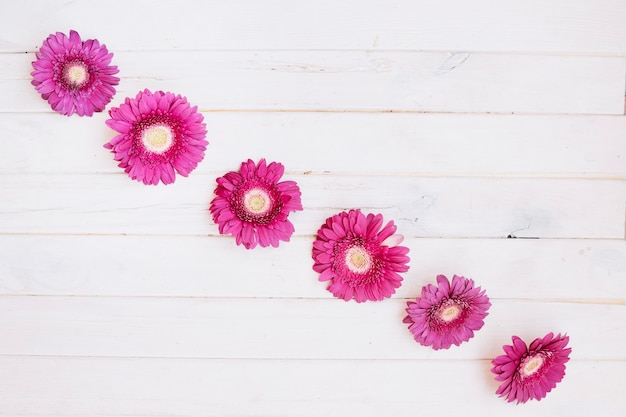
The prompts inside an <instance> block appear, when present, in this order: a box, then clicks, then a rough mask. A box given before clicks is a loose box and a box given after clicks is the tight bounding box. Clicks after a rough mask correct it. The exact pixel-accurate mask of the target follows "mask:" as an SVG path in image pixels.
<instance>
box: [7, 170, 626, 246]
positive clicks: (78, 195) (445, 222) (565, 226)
mask: <svg viewBox="0 0 626 417" xmlns="http://www.w3.org/2000/svg"><path fill="white" fill-rule="evenodd" d="M288 169H289V167H288ZM285 179H290V180H295V181H297V182H298V184H299V186H300V188H301V190H302V192H303V196H302V202H303V205H304V211H303V212H297V213H292V214H291V216H290V220H291V221H292V222H293V223H294V225H295V227H296V231H297V235H312V234H314V233H316V232H317V230H318V228H319V227H320V225H321V224H322V223H323V222H324V221H325V219H326V218H327V217H329V216H331V215H333V214H335V213H337V212H339V211H341V210H344V209H348V208H361V209H362V210H363V211H365V212H380V213H382V214H383V215H384V216H385V217H386V219H388V220H394V221H396V222H397V224H398V227H399V231H398V233H402V234H404V235H405V236H407V237H507V236H509V235H512V236H516V237H541V238H618V239H622V238H623V237H624V227H625V225H624V212H625V210H626V207H625V205H626V201H625V200H624V195H626V181H623V180H599V179H595V180H583V179H528V178H457V177H417V176H394V177H388V176H337V175H293V174H288V175H286V176H285ZM214 187H215V176H213V175H205V174H192V175H191V176H190V177H188V178H186V179H185V178H180V179H179V180H178V181H177V182H176V183H175V184H174V185H173V186H170V187H166V186H160V187H158V188H156V187H146V186H144V185H143V184H141V183H138V182H135V181H132V180H130V179H129V178H128V177H127V176H126V175H125V174H123V173H119V174H117V175H99V174H96V175H10V174H6V175H0V194H2V195H3V199H4V201H3V207H2V209H1V211H0V213H1V214H2V216H1V218H0V232H1V233H44V234H50V233H56V234H77V233H78V234H150V235H157V234H176V235H181V234H191V235H207V234H210V235H216V234H217V233H218V232H217V227H216V225H215V224H213V222H212V219H211V217H210V214H209V212H208V207H209V202H210V200H211V199H212V198H213V190H214ZM581 219H584V221H581Z"/></svg>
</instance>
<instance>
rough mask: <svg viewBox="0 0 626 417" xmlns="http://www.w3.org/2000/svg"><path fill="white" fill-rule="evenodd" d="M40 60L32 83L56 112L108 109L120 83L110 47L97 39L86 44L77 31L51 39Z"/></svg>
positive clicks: (89, 112)
mask: <svg viewBox="0 0 626 417" xmlns="http://www.w3.org/2000/svg"><path fill="white" fill-rule="evenodd" d="M36 57H37V60H36V61H34V62H33V68H34V69H35V71H33V72H31V75H32V76H33V80H32V82H31V83H32V84H33V85H34V86H35V88H36V89H37V91H38V92H39V93H40V94H41V97H42V98H43V99H44V100H48V103H50V106H51V107H52V109H53V110H54V111H57V112H59V113H61V114H64V115H67V116H71V115H72V114H74V113H77V114H78V115H79V116H92V115H93V113H94V112H100V111H102V110H104V108H105V107H106V105H107V104H109V102H110V101H111V99H112V98H113V95H114V94H115V88H113V86H114V85H117V84H118V83H119V82H120V79H119V78H117V77H114V76H113V75H114V74H117V73H118V72H119V71H118V69H117V66H114V65H110V64H111V58H113V54H112V53H109V51H108V50H107V48H106V46H105V45H100V42H98V40H97V39H88V40H86V41H84V42H83V41H82V40H81V39H80V36H79V35H78V33H77V32H76V31H74V30H71V31H70V36H69V38H68V37H67V36H66V35H65V34H63V33H60V32H57V33H56V34H52V35H50V36H48V38H47V39H46V40H45V41H43V44H42V45H41V48H40V49H39V52H37V53H36Z"/></svg>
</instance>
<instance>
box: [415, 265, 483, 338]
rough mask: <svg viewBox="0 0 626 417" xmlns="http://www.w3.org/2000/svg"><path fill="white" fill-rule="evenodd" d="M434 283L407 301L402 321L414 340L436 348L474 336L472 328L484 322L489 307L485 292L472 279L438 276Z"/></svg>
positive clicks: (480, 325) (478, 328) (475, 328)
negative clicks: (450, 278) (412, 299)
mask: <svg viewBox="0 0 626 417" xmlns="http://www.w3.org/2000/svg"><path fill="white" fill-rule="evenodd" d="M437 284H438V286H435V285H433V284H428V285H427V286H425V287H423V288H422V296H421V298H420V297H418V298H417V299H416V300H415V302H413V301H409V302H408V303H407V306H408V307H407V309H406V312H407V313H408V316H406V317H405V319H404V323H409V324H410V326H409V330H410V331H411V333H413V337H414V338H415V340H416V341H417V342H418V343H420V344H422V345H424V346H431V345H432V347H433V349H435V350H439V349H448V348H449V347H450V346H452V344H454V345H456V346H458V345H460V344H461V343H462V342H466V341H468V340H469V339H471V338H472V337H474V331H478V330H480V328H481V327H483V325H484V324H485V323H484V322H483V319H484V318H485V317H487V314H488V313H487V310H488V309H489V307H490V306H491V303H490V302H489V298H488V297H487V296H486V295H485V291H484V290H483V291H481V289H480V287H474V281H473V280H471V279H467V278H465V277H460V276H458V275H454V277H452V284H450V281H448V278H446V277H445V276H444V275H437Z"/></svg>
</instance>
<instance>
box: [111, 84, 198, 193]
mask: <svg viewBox="0 0 626 417" xmlns="http://www.w3.org/2000/svg"><path fill="white" fill-rule="evenodd" d="M197 110H198V107H197V106H194V107H191V106H190V105H189V103H188V102H187V99H186V98H185V97H182V96H181V95H180V94H176V95H174V94H172V93H169V92H168V93H164V92H163V91H156V92H154V93H152V92H150V91H149V90H144V91H140V92H139V93H137V96H136V97H135V98H133V99H131V98H126V100H125V101H124V103H122V104H121V105H120V107H119V108H117V107H113V108H112V109H111V110H109V115H110V116H111V118H110V119H109V120H107V121H106V124H107V125H108V126H109V127H110V128H111V129H113V130H115V131H117V132H119V133H120V134H119V135H117V136H115V137H114V138H113V139H112V140H111V141H110V142H109V143H107V144H105V145H104V147H105V148H107V149H110V150H111V152H113V153H114V155H115V156H114V159H115V160H116V161H119V162H120V163H119V165H118V166H119V167H121V168H124V171H125V172H126V173H127V174H128V175H129V176H130V177H131V178H132V179H134V180H137V181H143V183H144V184H153V185H156V184H158V183H159V181H161V182H163V184H171V183H173V182H174V180H175V172H174V171H176V172H177V173H179V174H180V175H182V176H183V177H186V176H187V175H189V173H190V172H191V171H193V170H194V169H195V168H196V166H197V165H198V163H199V162H200V161H202V159H203V158H204V151H205V150H206V147H207V145H208V144H209V142H207V141H206V140H205V137H206V126H205V124H204V123H202V121H203V120H204V118H203V117H202V114H201V113H198V111H197Z"/></svg>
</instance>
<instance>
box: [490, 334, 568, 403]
mask: <svg viewBox="0 0 626 417" xmlns="http://www.w3.org/2000/svg"><path fill="white" fill-rule="evenodd" d="M512 339H513V344H512V345H504V346H503V349H504V352H505V353H506V354H505V355H501V356H498V357H497V358H495V359H493V360H492V361H491V363H492V364H493V368H492V369H491V372H493V373H494V374H496V375H497V376H496V381H502V384H501V385H500V386H499V387H498V390H497V391H496V394H498V395H499V396H500V397H506V399H507V401H508V402H512V401H517V404H519V403H525V402H526V401H528V400H532V399H535V400H541V399H542V398H543V397H545V396H546V394H547V393H548V392H550V391H551V390H552V388H554V387H556V384H557V383H558V382H561V380H562V379H563V376H565V363H566V362H567V361H569V354H570V352H571V351H572V349H571V348H567V349H566V348H565V346H567V343H568V342H569V337H568V336H566V335H563V336H561V334H560V333H559V334H557V335H556V336H554V334H553V333H552V332H550V333H548V334H547V335H545V336H544V337H543V338H537V339H535V340H534V341H533V342H532V343H531V344H530V346H528V347H526V343H524V341H522V339H520V338H519V337H517V336H513V338H512Z"/></svg>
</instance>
